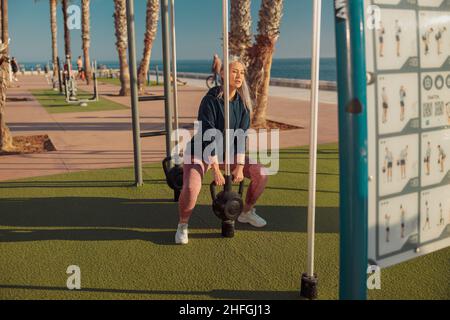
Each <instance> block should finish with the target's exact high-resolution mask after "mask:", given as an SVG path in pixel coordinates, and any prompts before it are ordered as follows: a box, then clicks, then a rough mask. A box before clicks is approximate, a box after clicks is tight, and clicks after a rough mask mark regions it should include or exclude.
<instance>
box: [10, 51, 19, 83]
mask: <svg viewBox="0 0 450 320" xmlns="http://www.w3.org/2000/svg"><path fill="white" fill-rule="evenodd" d="M11 70H12V73H13V81H19V80H18V79H17V72H19V64H18V63H17V60H16V58H14V57H12V59H11Z"/></svg>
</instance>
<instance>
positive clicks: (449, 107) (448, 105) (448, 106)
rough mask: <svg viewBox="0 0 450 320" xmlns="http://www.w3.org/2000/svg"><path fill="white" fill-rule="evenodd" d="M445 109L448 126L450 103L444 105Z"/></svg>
mask: <svg viewBox="0 0 450 320" xmlns="http://www.w3.org/2000/svg"><path fill="white" fill-rule="evenodd" d="M445 109H446V111H447V122H448V124H449V125H450V102H447V104H446V105H445Z"/></svg>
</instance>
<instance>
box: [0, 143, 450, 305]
mask: <svg viewBox="0 0 450 320" xmlns="http://www.w3.org/2000/svg"><path fill="white" fill-rule="evenodd" d="M280 159H281V163H280V171H279V173H278V174H277V175H276V176H272V177H270V179H269V183H268V186H267V189H266V191H265V193H264V195H263V196H262V198H261V199H260V201H259V205H258V207H257V210H258V213H259V214H260V215H261V216H263V217H264V218H266V219H267V220H268V225H267V226H266V227H265V228H264V229H260V230H256V229H254V228H252V227H249V226H247V225H241V224H238V225H237V231H236V235H235V237H234V238H233V239H222V238H221V237H220V229H219V228H220V222H219V220H218V219H217V218H216V217H215V216H214V215H213V214H212V212H211V208H210V203H211V201H210V198H209V195H208V184H209V182H210V181H211V175H210V174H208V175H207V176H206V178H205V180H204V184H203V189H202V193H201V194H200V197H199V199H198V206H197V207H196V209H195V212H194V215H193V217H192V220H191V223H190V238H189V241H190V243H189V245H187V246H177V245H174V234H175V229H176V225H177V205H176V204H174V203H173V202H171V198H172V192H171V190H170V189H169V188H168V187H167V186H166V183H165V180H164V176H163V172H162V169H161V167H160V165H158V164H155V165H147V166H146V167H145V170H144V176H145V179H146V181H145V182H146V183H145V186H144V187H141V188H139V189H137V188H135V187H133V186H132V185H133V170H132V169H131V168H126V169H114V170H111V169H108V170H95V171H87V172H80V173H72V174H64V175H56V176H48V177H40V178H34V179H27V180H22V181H11V182H3V183H0V253H1V263H0V299H19V298H21V299H23V298H25V299H37V298H44V299H54V298H60V299H298V298H299V287H300V276H301V274H302V272H304V271H306V256H307V253H306V250H307V234H306V215H307V201H308V200H307V199H308V194H307V185H308V175H307V173H308V152H307V149H305V148H295V149H287V150H282V151H281V152H280ZM338 179H339V175H338V152H337V148H336V145H324V146H321V148H320V150H319V163H318V185H317V190H318V192H317V205H318V207H317V218H316V223H317V226H316V232H317V233H316V247H315V248H316V259H315V268H316V272H317V274H318V276H319V298H320V299H336V298H338V279H339V268H338V263H339V256H338V251H339V242H338V241H339V234H338V232H339V227H338V212H339V211H338ZM449 262H450V248H447V249H445V250H441V251H438V252H435V253H431V254H429V255H427V256H424V257H421V258H417V259H415V260H412V261H409V262H406V263H403V264H400V265H397V266H394V267H391V268H387V269H383V270H382V273H381V281H382V283H381V285H382V288H381V290H378V291H370V292H369V297H370V298H371V299H449V298H450V290H449V283H450V271H449V265H450V264H449ZM69 265H78V266H79V267H80V268H81V286H82V290H81V291H69V290H67V288H66V280H67V277H68V275H67V274H66V269H67V267H68V266H69Z"/></svg>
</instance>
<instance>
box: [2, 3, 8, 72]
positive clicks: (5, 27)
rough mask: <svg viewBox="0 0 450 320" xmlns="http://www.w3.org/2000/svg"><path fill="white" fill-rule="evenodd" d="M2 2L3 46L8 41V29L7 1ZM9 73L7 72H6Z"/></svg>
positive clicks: (6, 52)
mask: <svg viewBox="0 0 450 320" xmlns="http://www.w3.org/2000/svg"><path fill="white" fill-rule="evenodd" d="M1 1H2V12H1V14H2V41H3V43H5V44H8V40H9V30H8V29H9V28H8V0H1ZM5 54H6V55H8V54H9V46H8V47H7V48H6V51H5ZM8 73H9V71H8Z"/></svg>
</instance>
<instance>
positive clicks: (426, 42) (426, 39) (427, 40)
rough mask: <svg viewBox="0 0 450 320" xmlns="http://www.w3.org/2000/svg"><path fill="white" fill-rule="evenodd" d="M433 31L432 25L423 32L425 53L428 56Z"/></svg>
mask: <svg viewBox="0 0 450 320" xmlns="http://www.w3.org/2000/svg"><path fill="white" fill-rule="evenodd" d="M433 32H434V29H433V28H432V27H430V28H428V29H427V30H426V31H425V32H424V33H423V34H422V43H423V45H424V48H425V51H424V54H425V55H426V56H427V55H428V54H429V53H430V38H431V35H432V34H433Z"/></svg>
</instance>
